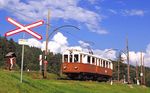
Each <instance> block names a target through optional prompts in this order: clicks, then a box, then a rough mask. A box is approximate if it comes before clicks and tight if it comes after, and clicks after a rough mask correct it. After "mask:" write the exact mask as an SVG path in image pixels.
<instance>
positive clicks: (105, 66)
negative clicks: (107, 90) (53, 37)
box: [62, 50, 113, 81]
mask: <svg viewBox="0 0 150 93" xmlns="http://www.w3.org/2000/svg"><path fill="white" fill-rule="evenodd" d="M62 62H63V64H62V72H63V73H64V74H66V75H67V76H68V77H69V78H70V79H82V80H99V81H101V80H104V81H107V80H109V79H110V78H111V77H112V70H113V64H112V62H111V61H110V60H108V59H104V58H100V57H97V56H95V55H92V54H89V53H85V52H81V51H79V50H66V51H65V52H64V53H63V55H62Z"/></svg>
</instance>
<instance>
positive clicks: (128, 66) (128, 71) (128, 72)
mask: <svg viewBox="0 0 150 93" xmlns="http://www.w3.org/2000/svg"><path fill="white" fill-rule="evenodd" d="M126 48H127V68H128V70H127V75H128V76H127V79H128V83H131V82H130V63H129V47H128V38H127V39H126Z"/></svg>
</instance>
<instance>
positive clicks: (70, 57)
mask: <svg viewBox="0 0 150 93" xmlns="http://www.w3.org/2000/svg"><path fill="white" fill-rule="evenodd" d="M69 59H70V63H72V55H70V56H69Z"/></svg>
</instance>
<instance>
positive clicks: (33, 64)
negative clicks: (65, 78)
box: [0, 37, 150, 86]
mask: <svg viewBox="0 0 150 93" xmlns="http://www.w3.org/2000/svg"><path fill="white" fill-rule="evenodd" d="M9 52H15V54H16V56H17V57H16V68H17V69H16V70H20V66H21V52H22V46H21V45H19V44H18V43H16V42H14V40H13V39H10V40H7V38H6V37H0V68H2V69H5V67H6V58H5V55H6V54H7V53H9ZM41 54H43V51H41V49H39V48H36V47H29V46H25V53H24V67H23V68H24V70H27V69H30V70H31V71H39V69H40V67H39V55H41ZM47 60H48V67H47V70H48V72H49V73H55V74H59V73H60V68H61V61H62V57H61V54H54V53H52V52H51V53H49V54H48V56H47ZM113 66H114V68H113V77H112V79H113V80H117V79H118V69H117V68H118V62H117V61H113ZM138 68H139V71H138V72H139V74H140V67H138ZM135 69H136V68H135V67H134V66H130V79H131V81H132V83H135V78H136V72H135ZM145 73H146V85H147V86H150V79H149V78H150V68H148V67H146V69H145ZM119 75H120V78H119V80H123V79H126V78H127V77H126V76H127V65H126V64H124V63H123V62H122V61H120V73H119ZM139 79H140V75H139Z"/></svg>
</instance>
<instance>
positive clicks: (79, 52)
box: [63, 49, 111, 62]
mask: <svg viewBox="0 0 150 93" xmlns="http://www.w3.org/2000/svg"><path fill="white" fill-rule="evenodd" d="M70 51H71V52H73V53H74V52H75V53H78V54H84V55H88V56H92V57H96V58H100V59H103V60H106V61H109V62H111V60H109V59H106V58H102V57H100V56H98V55H94V54H89V53H87V52H83V51H80V50H69V49H67V50H66V51H65V52H63V54H68V52H70Z"/></svg>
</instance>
